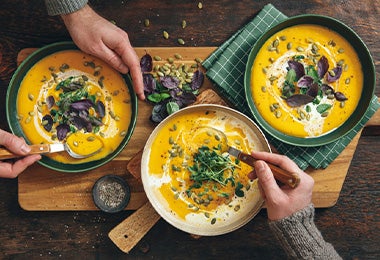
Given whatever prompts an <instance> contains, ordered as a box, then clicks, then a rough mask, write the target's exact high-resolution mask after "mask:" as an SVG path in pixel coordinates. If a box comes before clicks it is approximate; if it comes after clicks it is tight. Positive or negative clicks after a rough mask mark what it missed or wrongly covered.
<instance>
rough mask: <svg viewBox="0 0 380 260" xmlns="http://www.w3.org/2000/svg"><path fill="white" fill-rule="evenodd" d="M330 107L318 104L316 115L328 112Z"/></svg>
mask: <svg viewBox="0 0 380 260" xmlns="http://www.w3.org/2000/svg"><path fill="white" fill-rule="evenodd" d="M331 107H332V106H331V105H330V104H319V105H318V106H317V111H318V113H320V114H323V113H324V112H326V111H327V110H329V109H330V108H331Z"/></svg>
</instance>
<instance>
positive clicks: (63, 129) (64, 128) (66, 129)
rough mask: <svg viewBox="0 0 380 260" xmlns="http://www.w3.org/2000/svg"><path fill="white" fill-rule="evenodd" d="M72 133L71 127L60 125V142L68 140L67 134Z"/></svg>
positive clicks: (58, 133)
mask: <svg viewBox="0 0 380 260" xmlns="http://www.w3.org/2000/svg"><path fill="white" fill-rule="evenodd" d="M69 131H70V127H69V125H67V124H60V125H59V126H57V137H58V140H59V141H62V140H63V139H65V138H66V135H67V133H68V132H69Z"/></svg>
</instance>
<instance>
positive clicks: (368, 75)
mask: <svg viewBox="0 0 380 260" xmlns="http://www.w3.org/2000/svg"><path fill="white" fill-rule="evenodd" d="M300 24H315V25H320V26H324V27H327V28H329V29H331V30H333V31H335V32H337V33H339V34H340V35H341V36H343V37H344V38H345V39H346V40H347V41H348V42H349V43H351V45H352V46H353V47H354V49H355V50H356V52H357V54H358V56H359V59H360V61H361V65H362V68H363V75H364V82H363V91H362V93H361V98H360V101H359V104H358V106H357V107H356V109H355V110H354V112H353V113H352V115H351V116H350V117H349V118H348V120H346V122H344V123H343V124H342V125H340V126H339V127H338V128H336V129H335V130H333V131H330V132H329V133H327V134H324V135H321V136H318V137H307V138H301V137H294V136H289V135H287V134H284V133H282V132H281V131H279V130H277V129H275V128H273V127H272V126H271V125H270V124H269V123H268V122H267V121H265V120H264V119H263V117H262V116H261V115H260V113H259V112H258V110H257V108H256V106H255V103H254V101H253V98H252V91H251V69H252V66H253V63H254V60H255V57H256V55H257V53H258V52H259V50H260V49H261V47H262V46H263V44H264V43H265V42H266V41H267V40H268V39H269V38H270V37H271V36H272V35H273V34H275V33H277V32H278V31H280V30H283V29H285V28H287V27H290V26H294V25H300ZM311 37H312V35H311ZM268 58H269V57H268ZM375 83H376V76H375V67H374V64H373V60H372V57H371V54H370V52H369V50H368V48H367V47H366V45H365V44H364V42H363V41H362V40H361V39H360V37H359V36H358V35H357V34H356V33H355V32H354V31H353V30H352V29H350V28H349V27H348V26H347V25H345V24H343V23H342V22H340V21H338V20H336V19H334V18H331V17H327V16H321V15H309V14H307V15H300V16H294V17H291V18H288V19H286V20H284V21H282V22H281V23H279V24H277V25H275V26H273V27H271V28H270V29H269V30H268V31H266V32H265V33H264V34H263V35H262V36H261V37H260V38H259V40H258V41H257V42H256V43H255V45H254V46H253V47H252V50H251V52H250V54H249V56H248V61H247V65H246V69H245V78H244V86H245V93H246V99H247V102H248V105H249V108H250V111H251V113H252V115H253V116H254V118H255V120H256V122H257V123H258V124H259V125H260V126H261V127H262V128H263V129H264V131H265V132H267V133H268V134H270V135H271V136H273V137H275V138H276V139H278V140H280V141H282V142H284V143H287V144H291V145H295V146H305V147H313V146H320V145H324V144H328V143H331V142H333V141H336V140H337V139H339V138H341V137H342V136H344V135H346V134H347V133H348V132H349V131H350V130H351V129H353V128H354V127H355V126H356V125H357V124H358V123H359V122H360V120H361V119H362V118H363V116H364V114H365V112H366V111H367V109H368V107H369V105H370V102H371V99H372V97H373V95H374V91H375Z"/></svg>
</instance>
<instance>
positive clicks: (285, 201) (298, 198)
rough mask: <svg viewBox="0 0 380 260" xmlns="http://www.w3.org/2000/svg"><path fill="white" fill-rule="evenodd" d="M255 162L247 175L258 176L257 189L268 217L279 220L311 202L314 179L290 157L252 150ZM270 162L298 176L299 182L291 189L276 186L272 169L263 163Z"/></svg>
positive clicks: (251, 177)
mask: <svg viewBox="0 0 380 260" xmlns="http://www.w3.org/2000/svg"><path fill="white" fill-rule="evenodd" d="M252 156H253V157H254V158H256V159H257V160H258V161H256V162H255V166H254V171H253V172H252V173H250V174H249V175H248V177H249V178H250V179H255V178H258V182H259V189H260V192H261V194H262V196H263V197H264V199H265V202H266V206H267V212H268V218H269V219H270V220H280V219H283V218H285V217H288V216H290V215H292V214H293V213H295V212H297V211H299V210H301V209H303V208H304V207H306V206H307V205H309V204H310V203H311V196H312V190H313V186H314V179H313V178H312V177H310V176H309V175H308V174H306V173H305V172H303V171H302V170H301V169H300V168H299V167H298V166H297V165H296V164H295V162H293V161H292V160H291V159H289V158H288V157H286V156H284V155H279V154H273V153H267V152H252ZM265 162H268V163H272V164H274V165H277V166H279V167H280V168H283V169H285V170H288V171H290V172H296V173H298V174H299V176H300V180H301V181H300V184H299V185H298V186H297V187H296V188H294V189H292V188H290V187H287V186H285V185H284V186H281V187H280V186H278V184H277V182H276V180H275V179H274V177H273V174H272V171H271V170H270V168H269V166H268V165H267V164H266V163H265Z"/></svg>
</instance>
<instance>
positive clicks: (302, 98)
mask: <svg viewBox="0 0 380 260" xmlns="http://www.w3.org/2000/svg"><path fill="white" fill-rule="evenodd" d="M313 100H314V98H313V97H312V96H309V95H303V94H295V95H293V96H291V97H288V98H287V99H286V103H287V104H288V105H289V106H290V107H299V106H302V105H306V104H307V103H310V102H311V101H313Z"/></svg>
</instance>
